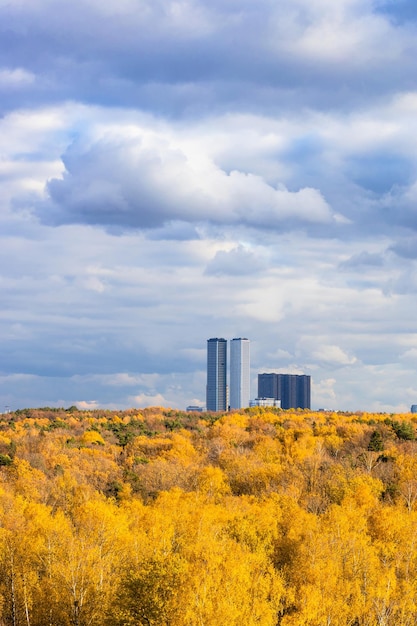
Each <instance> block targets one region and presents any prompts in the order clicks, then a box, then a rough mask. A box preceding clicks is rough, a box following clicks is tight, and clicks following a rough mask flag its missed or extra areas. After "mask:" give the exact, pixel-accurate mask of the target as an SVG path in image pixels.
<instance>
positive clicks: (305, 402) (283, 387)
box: [258, 374, 311, 409]
mask: <svg viewBox="0 0 417 626" xmlns="http://www.w3.org/2000/svg"><path fill="white" fill-rule="evenodd" d="M258 397H259V398H275V400H281V408H283V409H310V408H311V406H310V405H311V377H310V376H306V375H304V374H258Z"/></svg>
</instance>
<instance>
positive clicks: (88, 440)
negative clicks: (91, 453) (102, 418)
mask: <svg viewBox="0 0 417 626" xmlns="http://www.w3.org/2000/svg"><path fill="white" fill-rule="evenodd" d="M80 442H81V443H82V444H83V445H88V444H96V445H100V446H104V439H103V437H102V436H101V435H100V433H98V432H97V431H96V430H86V431H85V433H84V434H83V436H82V437H81V439H80Z"/></svg>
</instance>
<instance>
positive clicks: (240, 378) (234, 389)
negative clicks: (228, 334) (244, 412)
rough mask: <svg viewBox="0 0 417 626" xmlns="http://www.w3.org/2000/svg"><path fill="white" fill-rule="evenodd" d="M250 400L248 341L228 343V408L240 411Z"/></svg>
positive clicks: (233, 340)
mask: <svg viewBox="0 0 417 626" xmlns="http://www.w3.org/2000/svg"><path fill="white" fill-rule="evenodd" d="M249 400H250V341H249V339H246V338H236V339H232V340H231V342H230V408H231V409H242V408H245V407H248V406H249Z"/></svg>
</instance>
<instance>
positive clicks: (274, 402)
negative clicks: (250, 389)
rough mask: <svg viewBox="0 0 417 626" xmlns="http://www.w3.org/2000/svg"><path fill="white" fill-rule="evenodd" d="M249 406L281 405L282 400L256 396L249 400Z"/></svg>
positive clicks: (278, 406) (277, 406)
mask: <svg viewBox="0 0 417 626" xmlns="http://www.w3.org/2000/svg"><path fill="white" fill-rule="evenodd" d="M249 406H270V407H276V408H280V407H281V400H276V399H275V398H255V400H251V401H250V402H249Z"/></svg>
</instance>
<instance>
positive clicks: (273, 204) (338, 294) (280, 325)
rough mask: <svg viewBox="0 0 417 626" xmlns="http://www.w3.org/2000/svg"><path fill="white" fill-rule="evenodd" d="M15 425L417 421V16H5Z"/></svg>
mask: <svg viewBox="0 0 417 626" xmlns="http://www.w3.org/2000/svg"><path fill="white" fill-rule="evenodd" d="M0 30H1V36H0V177H1V185H0V298H1V307H0V338H1V339H0V412H4V411H7V410H15V409H18V408H25V407H41V406H51V407H61V406H63V407H69V406H71V405H74V404H75V405H77V406H78V407H79V408H82V409H89V408H108V409H125V408H130V407H145V406H155V405H158V406H164V407H172V408H178V409H184V408H185V407H186V406H187V405H190V404H198V405H204V403H205V387H206V341H207V339H208V338H210V337H225V338H227V339H231V338H233V337H248V338H249V339H250V340H251V375H252V390H251V396H252V397H253V398H255V397H256V395H257V375H258V373H262V372H281V373H298V374H308V375H310V376H311V378H312V408H313V409H318V408H325V409H329V410H342V411H358V410H362V411H372V412H405V411H408V410H409V409H410V406H411V404H414V403H417V376H416V373H417V334H416V326H417V315H416V311H417V70H416V62H415V59H416V58H417V5H416V4H415V2H412V1H411V0H337V2H335V0H256V1H255V0H221V1H220V0H175V1H174V0H106V1H105V2H103V1H102V0H100V1H99V0H71V2H69V1H68V0H60V1H59V2H57V1H56V0H31V2H28V1H27V0H13V2H10V1H9V0H7V1H6V0H0Z"/></svg>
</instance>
